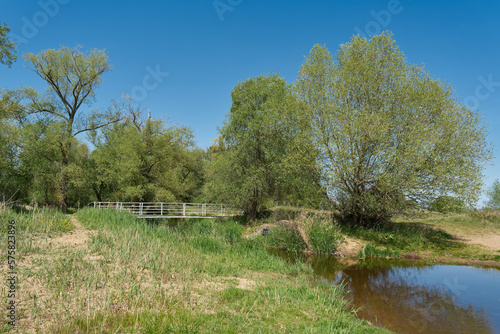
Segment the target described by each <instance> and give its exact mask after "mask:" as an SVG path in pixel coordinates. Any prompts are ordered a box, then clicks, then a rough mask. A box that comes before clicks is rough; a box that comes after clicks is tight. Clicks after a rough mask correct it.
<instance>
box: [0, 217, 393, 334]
mask: <svg viewBox="0 0 500 334" xmlns="http://www.w3.org/2000/svg"><path fill="white" fill-rule="evenodd" d="M30 213H31V212H29V213H25V212H23V213H22V214H21V213H19V215H23V216H15V215H17V214H18V213H14V212H12V211H11V210H8V211H6V212H3V213H2V215H1V216H0V217H1V218H2V229H4V225H5V223H6V221H7V219H6V218H7V217H11V216H12V217H13V216H15V217H17V218H16V219H19V231H22V232H23V233H20V234H19V239H25V240H26V243H29V242H32V243H33V240H35V241H36V240H39V239H43V240H45V239H47V240H48V241H47V242H39V243H38V246H37V247H38V249H37V252H31V253H30V252H27V253H26V254H25V256H24V260H23V261H20V262H19V264H18V271H19V275H18V276H19V297H18V298H19V299H18V301H19V303H18V313H17V317H18V319H20V321H19V326H18V327H15V328H9V327H4V329H3V331H9V330H10V331H11V332H18V333H30V332H33V333H34V332H42V333H43V332H53V333H117V332H118V333H213V332H219V333H254V332H255V333H386V332H387V331H386V330H384V329H381V328H377V327H374V326H372V325H370V324H369V323H367V322H365V321H361V320H359V319H357V318H356V316H355V315H353V314H352V313H350V312H348V311H347V309H348V307H347V304H346V301H345V299H344V292H343V291H342V288H341V287H338V286H331V285H328V284H325V283H321V282H319V283H317V282H315V280H312V279H311V273H312V269H311V267H310V266H309V265H307V264H304V263H302V262H294V263H292V262H288V261H285V260H283V259H281V258H279V257H276V256H273V255H271V254H270V253H269V252H268V251H267V248H266V247H267V245H266V244H265V242H264V241H263V239H261V238H257V239H252V240H250V239H244V238H242V237H241V234H242V231H243V227H241V226H240V225H239V224H237V223H236V222H234V221H232V220H230V219H229V220H207V219H204V220H186V221H184V222H179V223H178V224H177V225H175V226H169V225H168V224H161V223H160V224H154V223H150V222H147V221H146V220H139V219H136V218H135V217H133V216H131V215H128V214H126V213H120V212H116V211H112V210H95V209H84V210H81V211H79V212H78V214H77V216H78V218H79V220H80V222H81V223H82V224H83V226H84V228H85V229H88V230H90V231H91V232H88V231H81V230H75V231H73V232H72V233H73V234H64V235H63V236H62V238H65V237H71V238H73V239H75V238H77V237H80V238H82V240H83V241H84V242H79V243H76V244H64V243H61V242H60V241H61V240H60V239H61V238H60V239H57V238H56V239H53V238H51V237H52V236H53V235H52V234H55V235H58V236H60V235H61V233H64V232H67V230H66V227H65V225H64V224H63V221H64V219H67V218H68V217H67V216H65V215H61V216H59V215H58V214H56V213H54V215H53V216H51V217H53V218H51V219H53V224H52V227H50V228H47V227H46V226H45V228H43V227H42V226H43V224H42V221H41V220H43V219H46V218H42V217H49V216H50V215H49V214H48V213H45V216H44V214H42V213H35V215H34V216H33V217H35V216H36V217H38V218H40V219H37V218H33V219H31V220H29V218H28V217H27V215H29V214H30ZM38 214H39V215H38ZM24 215H25V216H24ZM37 215H38V216H37ZM8 219H11V218H8ZM30 224H31V225H32V226H30ZM45 225H46V223H45ZM49 225H50V224H49ZM33 226H37V227H36V228H35V227H33ZM72 228H73V227H72ZM3 239H5V238H3ZM29 240H31V241H29ZM80 241H81V240H80ZM2 242H4V241H3V240H2ZM2 245H3V244H2ZM3 246H5V245H3ZM4 249H5V248H4ZM24 250H26V249H24ZM24 250H23V252H24ZM3 292H5V290H2V303H3V304H4V305H5V303H6V302H7V298H6V297H4V296H5V294H4V293H3Z"/></svg>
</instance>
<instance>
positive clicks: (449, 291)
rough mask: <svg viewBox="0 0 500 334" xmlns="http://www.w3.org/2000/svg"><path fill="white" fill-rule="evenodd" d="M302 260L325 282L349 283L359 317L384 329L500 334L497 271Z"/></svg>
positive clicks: (403, 263) (315, 258) (386, 262)
mask: <svg viewBox="0 0 500 334" xmlns="http://www.w3.org/2000/svg"><path fill="white" fill-rule="evenodd" d="M289 258H290V256H289ZM290 259H292V258H290ZM295 260H297V259H295ZM300 260H302V261H305V262H309V263H310V264H311V266H312V267H313V269H314V271H315V273H316V275H318V276H319V277H321V279H323V280H326V281H328V282H330V283H332V284H339V283H342V284H344V286H345V288H346V290H348V291H349V293H348V296H347V297H348V299H349V300H350V301H351V302H352V305H353V309H354V310H357V314H358V316H359V317H361V318H363V319H366V320H368V321H371V322H372V323H374V324H377V325H379V326H384V327H386V328H389V329H392V330H395V331H396V332H399V333H500V284H499V283H500V271H498V270H496V269H483V268H476V267H470V266H451V265H434V266H429V265H426V264H424V263H418V262H409V261H403V260H390V261H389V260H376V259H374V260H369V261H363V262H359V263H357V264H351V265H342V264H340V263H339V262H337V261H336V260H335V258H329V257H323V256H309V257H304V256H302V257H301V258H300Z"/></svg>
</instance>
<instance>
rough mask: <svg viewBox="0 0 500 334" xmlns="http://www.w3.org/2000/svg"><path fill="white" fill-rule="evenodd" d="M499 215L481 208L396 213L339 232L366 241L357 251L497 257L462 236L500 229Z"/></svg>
mask: <svg viewBox="0 0 500 334" xmlns="http://www.w3.org/2000/svg"><path fill="white" fill-rule="evenodd" d="M499 217H500V215H499V214H498V212H484V211H472V212H470V213H461V214H440V213H433V212H421V213H418V214H416V215H414V216H413V217H411V218H409V217H397V218H395V219H394V220H393V221H392V222H388V223H385V224H379V225H378V226H376V227H373V228H369V229H365V228H355V229H353V228H348V227H344V228H343V229H342V232H343V233H344V234H345V235H347V236H350V237H354V238H357V239H361V240H363V241H365V242H367V243H368V245H367V249H368V252H366V250H365V252H364V253H363V254H360V255H366V254H370V256H381V257H387V256H389V257H397V256H399V255H401V254H403V253H413V252H416V253H425V254H427V257H429V256H430V257H433V256H434V257H436V256H441V257H442V256H446V257H449V258H461V259H473V260H493V261H498V260H500V256H498V254H495V252H493V251H489V250H486V249H484V248H481V247H479V246H476V245H471V244H467V243H465V242H464V239H463V238H467V237H468V236H472V235H488V234H498V233H500V219H499ZM391 253H392V255H390V254H391ZM429 254H430V255H429ZM366 256H368V255H366Z"/></svg>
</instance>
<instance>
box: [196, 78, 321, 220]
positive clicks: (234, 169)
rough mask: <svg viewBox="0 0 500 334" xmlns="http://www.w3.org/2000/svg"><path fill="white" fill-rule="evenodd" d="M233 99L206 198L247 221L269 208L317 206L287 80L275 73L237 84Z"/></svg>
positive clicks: (310, 155)
mask: <svg viewBox="0 0 500 334" xmlns="http://www.w3.org/2000/svg"><path fill="white" fill-rule="evenodd" d="M231 97H232V101H233V102H232V106H231V110H230V112H229V114H228V119H227V120H226V121H225V122H224V125H223V127H222V128H220V129H219V132H220V134H221V136H220V137H219V138H218V140H217V142H216V143H215V144H214V146H213V147H212V149H211V154H212V157H211V164H210V168H209V171H208V176H207V178H208V181H207V187H206V190H205V193H206V194H209V195H208V196H207V197H208V198H209V199H211V200H212V201H215V200H216V201H221V202H224V203H229V204H233V205H235V206H237V207H240V208H242V209H243V210H244V211H245V213H246V214H247V216H248V217H249V218H250V219H255V218H256V217H257V216H258V215H259V213H261V212H262V211H263V210H264V209H265V208H266V207H267V206H271V205H272V206H274V205H277V204H287V203H290V202H294V204H295V203H297V202H298V201H299V200H300V199H302V200H303V203H304V202H306V200H307V199H309V200H311V201H312V202H313V203H314V201H316V200H317V202H319V200H318V198H319V197H320V194H319V193H320V191H319V189H320V188H319V174H318V173H317V171H316V170H315V168H314V166H315V161H314V159H315V156H314V154H315V150H314V148H313V147H312V146H311V145H309V146H308V144H309V143H310V142H309V141H308V140H307V137H306V136H305V135H304V133H305V126H306V125H307V122H305V120H304V119H303V117H302V116H303V113H301V112H300V111H299V109H300V104H299V103H298V102H297V100H296V98H295V97H294V96H293V94H292V93H291V89H290V86H289V85H288V84H287V83H286V82H285V80H284V79H282V78H280V77H279V76H278V75H277V74H274V75H269V76H263V75H261V76H258V77H256V78H251V79H248V80H246V81H244V82H240V83H238V85H237V86H236V87H235V88H234V89H233V91H232V92H231ZM297 194H299V196H295V197H294V195H297ZM316 205H318V204H317V203H316Z"/></svg>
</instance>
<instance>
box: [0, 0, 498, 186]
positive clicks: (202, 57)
mask: <svg viewBox="0 0 500 334" xmlns="http://www.w3.org/2000/svg"><path fill="white" fill-rule="evenodd" d="M216 6H217V8H216ZM0 22H6V23H7V24H8V26H9V27H11V29H12V31H11V32H12V33H14V34H16V35H17V36H18V37H19V41H20V43H19V45H18V49H19V51H20V53H24V52H33V53H38V52H39V51H41V50H44V49H48V48H58V47H59V46H60V45H64V46H75V45H77V44H78V45H83V46H84V48H85V49H87V50H88V49H91V48H99V49H106V52H107V54H108V55H109V58H110V62H111V64H112V65H113V69H112V71H110V72H108V73H107V74H106V75H105V78H104V79H105V81H104V82H103V84H102V85H101V87H100V88H99V91H98V95H97V101H96V106H98V107H106V106H108V105H109V104H110V103H111V101H112V100H113V99H118V98H120V96H121V95H122V94H123V93H127V94H134V95H135V96H136V97H138V98H140V99H141V104H142V105H143V106H144V107H145V108H147V109H150V110H151V113H152V114H153V116H155V117H165V118H169V119H170V120H171V121H172V122H174V123H180V124H182V125H187V126H189V127H191V128H192V129H193V130H194V132H195V135H196V140H197V143H198V145H199V146H201V147H207V146H209V145H210V143H211V141H212V140H213V139H214V138H215V137H216V136H217V126H219V125H220V124H221V123H222V121H223V120H224V118H225V114H227V113H228V111H229V107H230V105H231V98H230V91H231V89H232V88H233V87H234V86H235V85H236V84H237V83H238V81H242V80H245V79H247V78H249V77H252V76H256V75H259V74H262V73H268V72H270V71H275V72H278V73H280V74H281V75H282V76H283V77H284V78H285V79H286V80H287V81H288V82H290V83H291V82H293V81H294V79H295V77H296V75H297V72H298V70H299V68H300V65H301V63H302V61H303V59H304V56H305V55H307V54H308V52H309V51H310V49H311V48H312V46H313V45H314V44H316V43H320V44H326V45H327V47H328V48H329V49H330V51H332V52H335V51H336V50H337V49H338V46H339V44H343V43H346V42H348V41H349V40H350V39H351V37H352V36H353V35H354V34H359V33H363V34H366V35H371V34H374V33H379V32H381V31H383V30H391V31H392V32H393V33H394V38H395V39H396V42H397V44H398V45H399V46H400V48H401V50H403V51H404V53H405V55H406V56H407V58H408V60H409V61H410V62H412V63H418V64H421V63H424V64H425V66H426V68H427V70H428V71H429V73H430V74H431V75H432V76H433V77H435V78H438V79H441V80H444V81H447V82H449V83H451V84H452V85H453V86H454V87H455V90H456V92H457V95H458V96H461V99H462V100H463V101H465V100H467V102H469V103H471V102H475V103H479V105H478V107H479V110H480V111H481V112H482V113H483V114H484V116H485V120H486V122H487V123H488V124H489V132H490V135H489V140H490V141H491V142H492V143H494V144H495V146H496V147H500V113H499V108H498V107H499V105H500V42H499V41H500V2H499V1H498V0H487V1H480V2H478V1H460V0H457V1H453V2H452V1H446V2H445V1H436V0H413V1H411V0H401V1H395V0H390V1H387V0H384V1H347V0H344V1H331V0H330V1H326V0H325V1H319V0H318V1H295V0H287V1H282V0H280V1H261V0H255V1H250V0H217V1H213V0H197V1H142V2H139V1H124V0H122V1H102V0H101V1H96V0H87V1H82V0H41V1H36V0H23V1H7V0H0ZM150 71H153V72H155V71H159V72H160V74H159V75H157V79H158V80H157V81H155V80H154V79H153V78H152V77H149V78H147V76H148V75H149V72H150ZM166 73H168V75H167V74H166ZM145 77H146V78H147V79H148V80H147V81H146V85H144V79H145ZM21 85H25V86H34V87H36V88H39V89H44V88H45V86H44V83H43V82H42V81H41V79H39V78H38V77H36V76H35V75H34V73H32V72H30V71H29V70H27V69H26V68H24V62H23V60H22V59H20V60H19V61H18V62H17V63H16V64H15V65H14V66H12V68H10V69H9V68H7V67H6V66H2V67H0V87H6V88H18V87H20V86H21ZM146 88H148V89H146ZM144 92H145V93H146V96H144ZM495 155H496V156H498V150H497V149H495ZM499 165H500V159H499V158H496V159H495V165H494V166H489V167H487V169H486V170H485V175H486V184H487V185H490V184H491V183H492V182H493V180H494V179H496V178H500V168H499Z"/></svg>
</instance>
